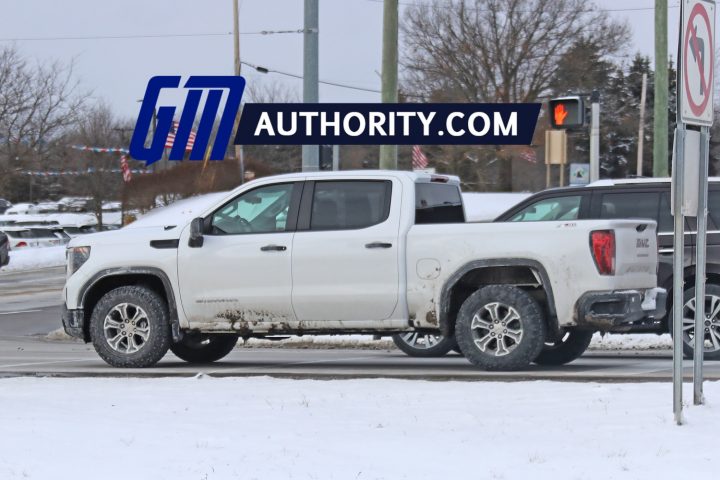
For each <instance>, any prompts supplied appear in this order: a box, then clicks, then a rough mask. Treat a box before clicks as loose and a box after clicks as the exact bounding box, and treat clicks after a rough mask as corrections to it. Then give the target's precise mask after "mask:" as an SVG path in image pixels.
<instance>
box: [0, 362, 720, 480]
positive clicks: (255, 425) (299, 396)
mask: <svg viewBox="0 0 720 480" xmlns="http://www.w3.org/2000/svg"><path fill="white" fill-rule="evenodd" d="M0 388H2V391H3V394H2V395H1V396H0V424H2V425H3V435H2V436H0V451H2V452H3V454H2V455H0V478H3V479H15V478H18V479H19V478H40V479H53V480H65V479H68V480H69V479H74V478H78V475H79V476H80V477H83V476H87V475H85V473H87V472H93V475H94V476H97V477H101V478H103V480H113V479H126V478H128V472H131V476H136V477H137V478H154V479H173V480H185V479H188V480H190V479H192V480H197V479H208V480H212V479H229V478H248V479H249V478H262V479H285V478H291V477H292V478H322V479H348V478H351V479H356V478H357V479H363V478H369V479H393V480H399V479H412V480H421V479H433V480H435V479H439V478H466V477H468V478H483V479H506V480H511V479H522V480H525V479H528V478H533V479H541V480H544V479H565V478H568V479H569V478H573V479H574V478H578V479H588V480H592V479H599V480H607V479H628V480H629V479H632V480H642V479H653V480H657V479H665V478H684V477H685V476H687V474H688V472H693V473H694V474H695V475H697V476H698V478H712V477H713V476H714V474H715V472H716V467H715V463H716V461H717V449H716V443H717V442H716V440H717V432H718V429H720V415H718V412H717V408H716V405H715V404H712V403H711V404H710V405H708V406H705V407H693V408H689V409H688V410H687V411H686V418H687V425H685V426H682V427H677V426H675V425H674V423H673V421H672V415H671V411H670V410H671V401H670V400H671V385H670V384H669V383H667V384H659V383H658V384H655V383H645V384H593V383H586V384H580V383H565V382H515V383H495V382H467V383H463V382H423V381H404V380H343V381H337V380H336V381H312V380H285V379H271V378H222V379H220V378H211V377H206V376H205V377H203V378H194V379H177V378H174V379H172V378H161V379H128V378H117V379H98V378H95V379H52V378H13V379H3V380H0ZM705 392H706V395H707V397H708V398H709V399H710V400H711V401H712V400H713V399H716V398H719V397H720V384H718V383H707V384H706V388H705ZM689 394H690V390H689V388H688V389H686V395H689ZM58 447H61V448H58ZM83 472H85V473H83Z"/></svg>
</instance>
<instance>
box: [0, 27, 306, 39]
mask: <svg viewBox="0 0 720 480" xmlns="http://www.w3.org/2000/svg"><path fill="white" fill-rule="evenodd" d="M288 33H305V30H304V29H302V28H300V29H296V30H260V31H257V32H240V35H278V34H288ZM232 34H233V32H205V33H157V34H154V33H147V34H131V35H87V36H75V37H62V36H60V37H17V38H0V42H34V41H39V42H42V41H58V40H128V39H142V38H186V37H188V38H192V37H225V36H228V35H232Z"/></svg>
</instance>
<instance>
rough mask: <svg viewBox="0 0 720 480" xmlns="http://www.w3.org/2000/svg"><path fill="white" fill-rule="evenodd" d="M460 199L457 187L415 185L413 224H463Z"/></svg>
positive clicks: (463, 217)
mask: <svg viewBox="0 0 720 480" xmlns="http://www.w3.org/2000/svg"><path fill="white" fill-rule="evenodd" d="M464 222H465V212H464V211H463V204H462V197H461V195H460V189H459V188H458V187H457V185H444V184H437V183H416V184H415V224H416V225H420V224H427V223H464Z"/></svg>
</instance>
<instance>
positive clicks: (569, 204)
mask: <svg viewBox="0 0 720 480" xmlns="http://www.w3.org/2000/svg"><path fill="white" fill-rule="evenodd" d="M581 202H582V196H581V195H571V196H567V197H552V198H545V199H543V200H539V201H537V202H535V203H533V204H531V205H528V206H527V207H525V208H523V209H522V210H520V211H519V212H518V213H516V214H515V215H514V216H513V217H512V218H511V219H510V221H511V222H543V221H544V222H547V221H552V220H577V218H578V213H579V212H580V203H581Z"/></svg>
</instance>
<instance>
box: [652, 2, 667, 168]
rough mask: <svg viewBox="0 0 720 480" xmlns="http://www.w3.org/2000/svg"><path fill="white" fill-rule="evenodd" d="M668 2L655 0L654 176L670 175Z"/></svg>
mask: <svg viewBox="0 0 720 480" xmlns="http://www.w3.org/2000/svg"><path fill="white" fill-rule="evenodd" d="M667 12H668V2H667V0H655V94H654V95H655V96H654V100H653V112H654V115H653V176H654V177H667V175H668V114H667V112H668V53H667V41H668V40H667V22H668V20H667Z"/></svg>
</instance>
